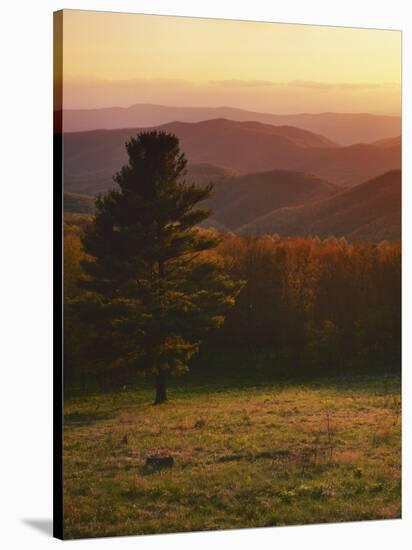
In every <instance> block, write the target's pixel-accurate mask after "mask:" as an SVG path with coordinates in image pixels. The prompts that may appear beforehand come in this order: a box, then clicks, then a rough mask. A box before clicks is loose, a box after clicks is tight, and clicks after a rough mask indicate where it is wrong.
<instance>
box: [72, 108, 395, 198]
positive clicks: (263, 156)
mask: <svg viewBox="0 0 412 550" xmlns="http://www.w3.org/2000/svg"><path fill="white" fill-rule="evenodd" d="M157 129H160V130H164V131H166V132H171V133H174V134H176V135H177V137H178V138H179V140H180V146H181V149H182V151H184V152H185V154H186V157H187V158H188V161H189V163H190V164H205V163H206V164H211V165H215V166H220V167H224V168H226V169H229V170H234V171H235V172H239V173H243V174H246V173H253V172H258V171H259V172H264V171H270V170H290V171H298V172H307V173H313V174H316V175H317V176H319V177H321V178H323V179H327V180H329V181H330V182H332V183H335V184H338V185H348V186H351V185H356V184H357V183H361V182H363V181H365V180H367V179H370V178H372V177H374V176H377V175H379V174H382V173H383V172H386V171H388V170H391V169H396V168H400V162H401V148H400V146H399V145H396V144H395V145H393V146H387V147H382V146H377V145H370V144H357V145H351V146H348V147H339V146H337V145H336V144H334V143H333V142H332V141H330V140H327V139H326V138H324V137H323V136H319V135H317V134H313V133H311V132H307V131H306V130H301V129H299V128H293V127H289V126H271V125H268V124H261V123H259V122H236V121H231V120H225V119H217V120H208V121H205V122H199V123H183V122H174V123H170V124H166V125H163V126H160V127H158V128H157ZM139 131H141V129H139V128H126V129H120V130H95V131H92V132H75V133H68V134H65V135H64V171H65V185H66V190H67V191H72V192H78V193H91V192H97V191H103V190H105V189H107V188H109V187H110V186H111V185H112V176H113V174H115V173H116V172H117V171H118V170H119V169H120V168H121V166H122V165H123V164H125V162H126V161H127V157H126V150H125V147H124V144H125V142H126V141H127V140H128V139H130V137H131V136H133V135H136V134H137V133H138V132H139Z"/></svg>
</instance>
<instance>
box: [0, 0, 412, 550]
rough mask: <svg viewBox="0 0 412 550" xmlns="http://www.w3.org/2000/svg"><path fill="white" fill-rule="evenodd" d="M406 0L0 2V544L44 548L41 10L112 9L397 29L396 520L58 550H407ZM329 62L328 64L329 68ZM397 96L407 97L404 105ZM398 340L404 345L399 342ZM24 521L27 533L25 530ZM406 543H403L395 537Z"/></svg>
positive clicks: (44, 55)
mask: <svg viewBox="0 0 412 550" xmlns="http://www.w3.org/2000/svg"><path fill="white" fill-rule="evenodd" d="M411 4H412V3H411V2H410V1H409V0H403V1H402V0H385V1H384V2H383V1H380V0H353V1H352V0H345V1H343V0H324V1H322V0H300V1H299V0H283V1H282V2H279V3H278V2H276V1H271V2H269V1H267V2H264V1H263V0H262V1H259V0H253V1H251V0H250V1H248V2H241V1H240V0H234V1H231V0H208V1H207V2H194V1H193V0H191V1H190V0H188V1H183V0H173V1H169V2H167V1H163V2H161V1H155V0H152V1H139V0H134V1H131V0H129V1H125V0H117V1H109V0H107V1H104V0H100V1H98V0H96V1H87V0H86V1H83V2H81V1H77V2H76V1H70V0H68V1H67V3H62V2H58V1H53V0H42V1H41V2H35V1H18V0H6V1H5V2H3V3H2V10H1V14H0V41H1V47H0V55H1V64H0V93H1V100H0V109H1V112H0V140H1V143H0V152H1V156H0V158H1V161H0V261H1V264H0V266H1V267H0V277H1V281H0V354H1V357H0V368H1V378H0V382H1V383H0V392H1V395H0V407H1V411H0V422H1V430H0V463H1V464H0V526H1V528H0V544H1V546H2V548H5V549H6V550H11V549H14V548H21V549H25V548H30V549H33V550H36V549H38V548H41V549H43V548H46V549H47V548H49V547H50V546H53V545H58V544H62V543H61V542H60V541H57V540H54V539H52V538H51V536H50V529H51V527H50V526H51V517H52V254H53V251H52V246H53V242H52V11H53V10H57V9H61V8H82V9H97V10H98V9H100V10H104V9H106V10H116V11H128V12H141V13H158V14H170V15H193V16H206V17H224V18H236V19H253V20H262V21H264V20H265V21H280V22H292V23H316V24H325V25H326V24H329V25H347V26H363V27H375V28H393V29H402V30H403V31H404V32H403V52H404V57H403V100H404V104H403V140H404V141H403V151H404V159H403V163H404V164H403V186H404V190H403V213H404V234H403V243H404V261H403V267H404V293H403V299H404V315H403V321H404V328H403V334H404V362H403V392H404V396H403V404H404V417H403V426H404V445H403V453H404V458H403V460H404V471H403V486H404V490H403V519H402V520H392V521H381V522H363V523H352V524H341V525H324V526H306V527H283V528H272V529H257V530H243V531H226V532H214V533H206V534H205V533H203V534H198V533H195V534H185V535H161V536H151V537H139V538H136V537H127V538H121V539H97V540H85V541H76V542H67V543H64V544H65V545H68V546H72V545H75V546H76V548H79V549H80V548H89V547H90V548H93V547H94V548H97V547H99V548H132V547H136V546H138V547H139V548H142V549H145V550H146V549H150V550H152V549H157V548H163V547H165V546H167V547H168V550H175V549H176V550H177V549H179V550H189V549H191V548H193V547H194V546H196V548H197V549H198V550H202V549H203V548H209V547H210V546H214V547H215V548H223V547H227V546H234V547H237V548H250V547H252V546H253V547H255V548H267V547H273V546H276V547H278V548H282V549H283V548H288V549H293V548H301V547H305V548H311V547H313V548H316V549H317V550H321V549H326V548H327V549H328V550H330V548H333V549H334V550H338V549H346V548H347V547H348V546H350V547H351V548H352V549H353V550H358V549H362V548H366V547H373V548H374V549H376V550H378V549H385V550H387V549H388V548H391V547H396V548H401V549H403V548H410V547H411V546H410V545H411V544H412V543H411V542H410V541H411V540H412V519H411V517H412V510H411V496H410V495H411V490H412V479H411V468H410V464H412V461H411V438H410V429H411V425H412V423H411V403H410V395H411V388H412V385H411V375H410V365H409V362H410V361H409V360H410V357H411V346H410V345H409V342H408V338H407V336H406V330H405V327H407V326H409V327H410V326H411V307H410V306H411V292H410V286H411V285H410V283H409V285H408V284H407V281H409V282H410V281H412V278H411V275H412V269H411V254H410V250H411V227H412V225H411V221H410V217H411V197H412V191H411V160H410V158H411V155H412V147H411V101H410V96H411V94H412V83H411V52H412V18H411V17H410V13H409V11H408V10H409V6H410V5H411ZM336 62H337V63H339V60H337V61H336ZM408 96H409V97H408ZM409 339H410V337H409ZM33 523H34V526H33ZM408 539H409V543H408V542H407V540H408Z"/></svg>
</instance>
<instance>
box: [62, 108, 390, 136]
mask: <svg viewBox="0 0 412 550" xmlns="http://www.w3.org/2000/svg"><path fill="white" fill-rule="evenodd" d="M216 118H226V119H230V120H234V121H243V122H244V121H255V122H262V123H265V124H271V125H274V126H295V127H297V128H302V129H304V130H308V131H310V132H314V133H315V134H321V135H322V136H325V137H326V138H328V139H330V140H332V141H334V142H336V143H338V144H340V145H351V144H354V143H369V142H374V141H377V140H381V139H386V138H392V137H395V136H399V135H400V134H401V119H400V117H399V116H386V115H374V114H368V113H318V114H310V113H302V114H293V115H276V114H271V113H259V112H254V111H246V110H243V109H236V108H232V107H168V106H164V105H151V104H136V105H132V106H130V107H110V108H105V109H73V110H71V109H68V110H65V111H64V131H65V132H80V131H87V130H96V129H107V130H110V129H116V128H133V127H134V128H137V127H144V126H159V125H162V124H167V123H170V122H175V121H181V122H201V121H205V120H211V119H216Z"/></svg>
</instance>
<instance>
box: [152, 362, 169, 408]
mask: <svg viewBox="0 0 412 550" xmlns="http://www.w3.org/2000/svg"><path fill="white" fill-rule="evenodd" d="M155 387H156V396H155V401H154V404H155V405H159V404H160V403H164V402H165V401H167V395H166V374H165V371H164V370H162V369H159V372H158V373H157V374H156V381H155Z"/></svg>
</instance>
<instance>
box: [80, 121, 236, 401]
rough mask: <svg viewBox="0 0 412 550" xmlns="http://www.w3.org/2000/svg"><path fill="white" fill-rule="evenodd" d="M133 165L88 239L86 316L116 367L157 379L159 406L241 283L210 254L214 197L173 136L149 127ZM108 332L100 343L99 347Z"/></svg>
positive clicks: (101, 204) (101, 202)
mask: <svg viewBox="0 0 412 550" xmlns="http://www.w3.org/2000/svg"><path fill="white" fill-rule="evenodd" d="M126 149H127V153H128V156H129V163H128V164H127V165H126V166H123V168H122V169H121V170H120V172H118V173H117V174H116V175H115V176H114V181H115V182H116V183H117V184H118V189H116V190H112V191H110V192H108V193H107V194H106V195H104V196H102V197H99V198H98V199H97V200H96V215H95V218H94V220H93V223H92V224H91V225H90V226H89V227H88V229H87V230H86V232H85V234H84V237H83V241H82V243H83V248H84V250H85V252H86V253H87V254H88V255H89V256H90V257H91V260H86V261H85V262H84V264H83V267H84V270H85V272H86V277H85V279H84V280H83V281H82V286H83V287H84V288H85V289H87V290H88V292H87V294H86V295H87V300H86V301H83V302H82V303H81V304H79V308H80V311H81V312H82V314H83V316H86V317H87V318H88V319H90V320H92V319H94V320H95V321H96V344H94V345H96V346H97V347H98V351H99V352H100V353H101V355H102V357H103V358H104V357H105V356H106V357H105V358H106V361H110V362H112V363H113V364H114V365H130V364H133V365H135V366H136V367H137V368H139V369H143V370H146V371H150V372H152V373H153V374H154V375H155V388H156V395H155V403H162V402H163V401H165V400H166V399H167V395H166V373H167V372H172V373H182V372H185V371H186V370H187V364H188V360H189V359H190V358H191V356H192V355H193V354H194V353H196V351H197V350H198V347H199V344H200V342H201V340H202V338H203V337H204V336H205V334H206V333H207V331H209V330H210V329H212V328H216V327H218V326H220V325H221V324H222V322H223V320H224V314H225V312H226V310H227V309H228V308H229V307H231V306H232V305H233V304H234V300H235V297H236V294H237V293H238V291H239V288H240V286H239V284H238V283H234V282H233V281H232V280H231V279H230V278H229V276H228V275H227V274H226V273H225V271H224V268H223V265H222V263H221V262H219V261H218V259H217V257H216V255H213V254H211V253H210V252H207V251H210V250H211V249H213V248H214V247H215V246H216V245H217V243H218V238H217V236H216V234H215V233H214V232H211V231H206V230H204V229H201V228H199V227H198V224H199V223H200V222H202V221H203V220H205V219H206V218H207V217H208V216H209V215H210V210H208V209H205V208H200V207H199V206H198V203H199V202H201V201H203V200H205V199H207V198H208V197H210V195H211V192H212V188H213V185H212V184H208V185H206V186H205V187H203V188H200V187H197V186H196V185H195V184H188V183H186V181H185V180H184V175H185V173H186V164H187V161H186V159H185V156H184V154H183V153H182V152H181V151H180V148H179V141H178V139H177V137H176V136H174V135H173V134H169V133H165V132H159V131H148V132H142V133H139V134H138V135H137V136H136V138H132V139H131V140H130V141H129V142H128V143H126ZM99 338H100V343H99Z"/></svg>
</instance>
